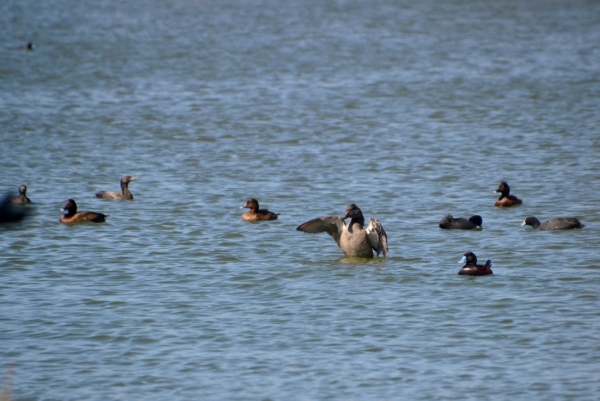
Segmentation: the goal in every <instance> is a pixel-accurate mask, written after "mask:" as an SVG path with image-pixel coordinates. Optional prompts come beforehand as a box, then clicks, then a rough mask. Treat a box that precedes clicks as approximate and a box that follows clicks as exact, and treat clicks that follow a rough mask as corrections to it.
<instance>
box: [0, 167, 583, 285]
mask: <svg viewBox="0 0 600 401" xmlns="http://www.w3.org/2000/svg"><path fill="white" fill-rule="evenodd" d="M135 179H136V177H132V176H129V175H126V176H124V177H121V191H100V192H96V194H95V197H96V198H101V199H114V200H133V195H132V194H131V192H130V191H129V183H130V182H131V181H133V180H135ZM26 192H27V187H26V186H25V185H21V186H19V195H18V196H7V197H5V198H4V200H3V201H2V202H0V210H3V209H5V208H6V207H7V205H9V204H21V205H25V204H27V203H31V200H30V199H29V198H28V197H27V195H26ZM495 192H499V193H500V197H499V198H498V199H497V200H496V203H495V204H494V205H495V206H498V207H511V206H515V205H520V204H522V203H523V201H522V200H521V199H520V198H518V197H516V196H514V195H511V194H510V187H509V185H508V184H507V183H506V182H504V181H503V182H501V183H500V184H499V185H498V189H496V191H495ZM243 208H248V209H250V210H249V211H248V212H246V213H244V214H242V220H245V221H249V222H259V221H266V220H277V218H278V216H279V213H273V212H270V211H268V210H266V209H260V206H259V203H258V201H257V200H256V199H254V198H249V199H248V200H247V201H246V203H245V204H244V205H243V206H242V207H241V208H240V209H243ZM61 210H62V211H63V215H62V216H61V217H60V220H59V221H60V223H62V224H75V223H81V222H86V221H87V222H92V223H104V222H105V221H106V218H107V217H108V215H105V214H103V213H97V212H84V211H81V212H78V211H77V203H75V200H73V199H67V200H66V201H65V204H64V206H63V208H62V209H61ZM1 215H2V214H0V216H1ZM348 219H350V221H349V222H348V223H346V220H348ZM0 221H1V217H0ZM482 224H483V220H482V218H481V216H479V215H475V216H472V217H470V218H469V219H464V218H454V217H452V215H446V216H444V218H443V219H442V220H441V221H440V223H439V226H440V228H442V229H458V230H471V229H473V228H481V226H482ZM525 225H529V226H531V227H533V228H534V229H537V230H569V229H574V228H583V227H584V224H582V223H581V222H580V221H579V220H578V219H577V218H575V217H558V218H553V219H550V220H548V221H546V222H544V223H540V221H539V220H538V219H537V218H535V217H527V218H526V219H525V220H524V221H523V224H522V226H525ZM364 227H365V218H364V216H363V213H362V211H361V210H360V208H359V207H358V206H356V205H355V204H354V203H353V204H351V205H349V206H348V207H347V208H346V212H345V213H344V216H343V217H340V216H324V217H318V218H316V219H312V220H309V221H307V222H305V223H303V224H300V225H299V226H298V227H296V230H298V231H302V232H306V233H311V234H314V233H323V232H324V233H327V234H329V235H330V236H331V238H333V239H334V241H335V242H336V244H337V245H338V247H339V248H340V249H341V250H342V251H343V252H344V254H345V255H346V256H347V257H359V258H373V256H374V255H373V253H374V252H375V253H376V254H377V256H379V254H383V256H385V255H387V253H388V241H387V234H386V232H385V230H384V229H383V226H382V225H381V223H380V222H379V220H377V219H375V218H373V217H371V218H370V219H369V224H368V225H367V227H366V228H364ZM458 263H464V266H463V267H462V268H461V269H460V271H459V272H458V274H459V275H468V276H485V275H488V274H493V272H492V262H491V260H488V261H487V262H486V263H485V264H484V265H478V264H477V256H475V254H474V253H473V252H470V251H469V252H466V253H465V254H464V256H463V258H462V259H461V260H460V261H459V262H458Z"/></svg>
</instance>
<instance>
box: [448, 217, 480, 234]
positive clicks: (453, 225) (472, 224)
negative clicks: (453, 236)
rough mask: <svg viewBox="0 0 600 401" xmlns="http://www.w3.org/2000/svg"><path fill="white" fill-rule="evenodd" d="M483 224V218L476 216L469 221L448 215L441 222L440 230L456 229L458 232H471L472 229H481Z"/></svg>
mask: <svg viewBox="0 0 600 401" xmlns="http://www.w3.org/2000/svg"><path fill="white" fill-rule="evenodd" d="M482 224H483V220H482V218H481V216H479V215H477V214H476V215H474V216H471V217H469V219H468V220H467V219H464V218H462V217H458V218H456V219H455V218H454V217H452V215H451V214H447V215H446V216H444V218H443V219H442V220H441V221H440V228H444V229H456V230H470V229H472V228H477V227H481V225H482Z"/></svg>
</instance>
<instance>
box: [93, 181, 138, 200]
mask: <svg viewBox="0 0 600 401" xmlns="http://www.w3.org/2000/svg"><path fill="white" fill-rule="evenodd" d="M136 179H137V177H132V176H130V175H126V176H123V177H121V191H120V192H119V191H100V192H96V195H95V197H96V198H100V199H115V200H133V195H132V194H131V192H129V183H130V182H131V181H133V180H136Z"/></svg>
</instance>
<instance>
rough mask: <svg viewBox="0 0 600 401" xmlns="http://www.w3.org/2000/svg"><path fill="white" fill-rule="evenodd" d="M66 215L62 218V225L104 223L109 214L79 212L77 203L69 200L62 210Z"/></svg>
mask: <svg viewBox="0 0 600 401" xmlns="http://www.w3.org/2000/svg"><path fill="white" fill-rule="evenodd" d="M61 210H62V211H63V212H65V214H63V215H62V216H60V222H61V224H75V223H81V222H83V221H91V222H92V223H104V222H105V221H106V218H107V217H108V215H107V214H102V213H96V212H78V211H77V203H75V201H74V200H73V199H67V200H66V201H65V205H64V206H63V208H62V209H61Z"/></svg>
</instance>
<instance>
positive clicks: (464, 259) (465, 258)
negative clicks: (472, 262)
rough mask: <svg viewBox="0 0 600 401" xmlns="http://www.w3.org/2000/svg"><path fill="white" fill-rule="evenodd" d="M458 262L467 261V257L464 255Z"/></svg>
mask: <svg viewBox="0 0 600 401" xmlns="http://www.w3.org/2000/svg"><path fill="white" fill-rule="evenodd" d="M458 263H460V264H462V263H467V257H466V256H463V257H462V259H461V260H459V261H458Z"/></svg>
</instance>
